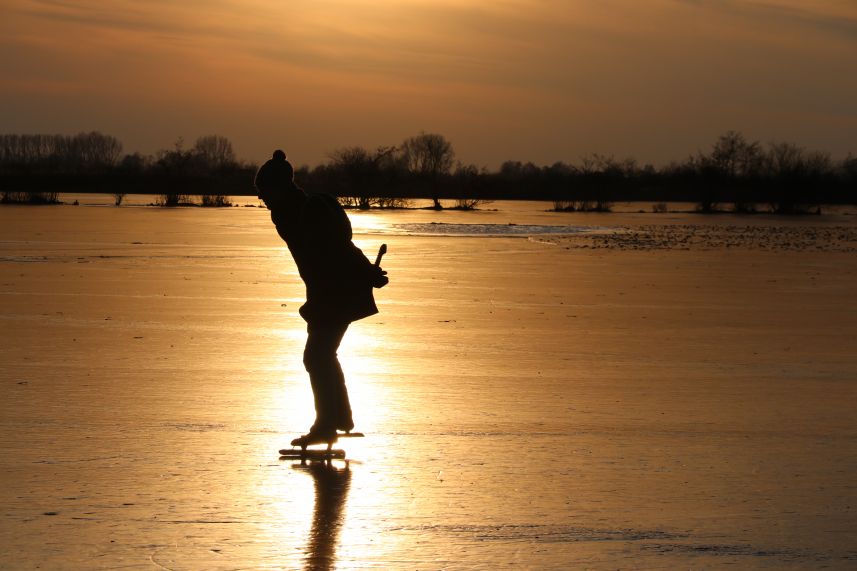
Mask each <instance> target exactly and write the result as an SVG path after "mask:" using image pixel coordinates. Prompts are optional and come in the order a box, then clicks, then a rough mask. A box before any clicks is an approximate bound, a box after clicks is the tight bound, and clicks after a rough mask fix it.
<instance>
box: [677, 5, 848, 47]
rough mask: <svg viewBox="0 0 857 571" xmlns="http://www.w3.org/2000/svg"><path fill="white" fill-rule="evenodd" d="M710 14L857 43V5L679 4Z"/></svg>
mask: <svg viewBox="0 0 857 571" xmlns="http://www.w3.org/2000/svg"><path fill="white" fill-rule="evenodd" d="M675 1H676V2H678V3H682V4H688V5H692V6H698V7H701V8H705V9H707V10H712V11H717V12H723V13H729V14H732V15H739V16H743V17H746V18H750V19H753V20H755V21H756V22H757V23H759V24H761V25H765V26H772V27H780V26H782V25H788V26H795V27H801V28H805V29H812V30H815V31H818V32H822V33H830V34H836V35H840V36H843V37H845V38H847V39H851V40H857V3H855V2H852V1H850V0H848V1H835V0H834V1H824V0H817V1H806V0H804V1H795V0H792V1H786V0H780V1H776V0H675Z"/></svg>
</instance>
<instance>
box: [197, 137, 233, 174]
mask: <svg viewBox="0 0 857 571" xmlns="http://www.w3.org/2000/svg"><path fill="white" fill-rule="evenodd" d="M193 153H194V154H195V155H196V156H197V157H198V158H199V160H200V161H202V163H203V164H204V166H206V167H208V168H209V169H211V170H217V169H221V168H223V167H226V166H230V165H233V164H235V151H234V150H233V149H232V143H231V142H230V141H229V139H227V138H226V137H221V136H220V135H205V136H204V137H200V138H198V139H197V140H196V143H195V144H194V146H193Z"/></svg>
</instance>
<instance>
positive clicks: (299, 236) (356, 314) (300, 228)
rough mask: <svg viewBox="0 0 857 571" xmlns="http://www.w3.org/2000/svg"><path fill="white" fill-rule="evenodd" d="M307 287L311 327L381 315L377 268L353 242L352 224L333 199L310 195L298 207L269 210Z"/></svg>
mask: <svg viewBox="0 0 857 571" xmlns="http://www.w3.org/2000/svg"><path fill="white" fill-rule="evenodd" d="M271 220H273V222H274V225H275V226H276V227H277V232H279V234H280V236H281V237H282V238H283V240H285V242H286V245H287V246H288V247H289V251H290V252H291V253H292V258H294V260H295V264H296V265H297V267H298V273H300V276H301V278H302V279H303V281H304V284H306V296H307V301H306V303H305V304H304V305H303V306H302V307H301V308H300V314H301V317H303V318H304V319H305V320H306V321H307V322H313V323H351V322H352V321H357V320H358V319H363V318H364V317H368V316H370V315H374V314H376V313H378V308H377V306H376V305H375V297H374V295H373V292H372V279H373V275H374V269H375V268H374V267H373V265H372V262H370V261H369V260H368V259H367V258H366V256H365V255H363V252H361V251H360V249H359V248H358V247H357V246H355V245H354V243H353V242H352V241H351V222H349V220H348V216H347V215H346V214H345V210H343V209H342V206H340V205H339V202H337V201H336V199H335V198H333V197H331V196H328V195H326V194H309V193H308V194H307V195H306V199H305V200H304V201H303V203H302V205H300V206H299V207H298V208H292V209H283V210H279V209H278V210H271Z"/></svg>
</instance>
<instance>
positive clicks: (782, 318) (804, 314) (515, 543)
mask: <svg viewBox="0 0 857 571" xmlns="http://www.w3.org/2000/svg"><path fill="white" fill-rule="evenodd" d="M105 198H106V200H105ZM63 199H64V200H66V201H70V200H72V198H69V197H63ZM127 200H128V201H129V204H130V206H123V207H120V208H116V207H112V206H107V205H106V204H109V201H110V198H109V197H81V198H80V203H81V205H80V206H71V205H63V206H51V207H19V206H2V207H0V327H2V329H0V330H2V333H0V391H2V393H0V396H1V397H2V398H0V414H2V416H0V473H2V487H0V506H2V512H0V545H2V550H0V569H30V568H40V569H87V570H88V569H120V568H121V569H141V570H142V569H171V570H185V569H186V570H201V569H212V570H231V569H367V568H378V569H498V568H499V569H504V568H505V569H522V568H532V569H583V568H586V569H689V568H693V569H700V568H720V567H725V566H732V567H734V568H738V569H811V568H829V569H853V568H854V567H855V565H857V487H855V481H857V417H855V413H854V411H855V410H856V409H857V256H855V253H854V252H855V248H857V237H855V233H857V216H854V215H853V214H852V213H849V212H847V211H844V212H843V211H839V212H837V213H835V214H829V215H823V216H819V217H807V218H804V219H800V218H797V219H794V218H793V219H788V218H778V217H766V216H756V217H740V216H731V215H719V216H700V215H694V214H680V213H671V214H650V213H638V212H636V210H637V207H636V206H631V205H625V206H624V207H621V208H618V210H621V212H618V213H614V214H558V213H551V212H546V209H547V208H548V207H549V206H550V205H549V204H543V203H542V204H539V203H506V202H498V203H493V204H489V205H487V206H486V207H485V208H486V210H482V211H477V212H452V211H445V212H433V211H428V210H406V211H389V212H377V211H372V212H350V213H349V215H350V217H351V219H352V223H353V226H354V228H355V243H357V244H358V245H359V246H360V247H361V248H363V250H364V252H366V253H367V255H368V256H369V257H370V258H371V257H373V256H374V253H375V251H377V248H378V247H379V246H380V244H382V243H387V244H388V246H389V252H388V254H387V256H386V257H385V258H384V267H385V269H387V270H388V271H389V274H390V279H391V283H390V285H389V286H388V287H386V288H384V289H382V290H377V291H376V299H377V301H378V305H379V308H380V310H381V313H380V314H379V315H376V316H374V317H371V318H369V319H366V320H364V321H361V322H358V323H355V324H354V325H352V327H351V328H350V329H349V332H348V334H347V335H346V338H345V342H344V344H343V347H342V350H341V353H340V357H341V360H342V362H343V367H344V368H345V371H346V376H347V378H348V385H349V390H350V391H351V394H352V401H353V407H354V416H355V422H356V423H357V429H358V430H361V431H363V432H365V433H366V434H367V437H366V438H364V439H354V440H345V441H343V442H342V443H341V444H342V447H344V448H346V450H347V452H348V456H349V458H352V459H353V461H351V462H350V463H348V464H347V465H346V464H345V463H343V462H334V463H333V464H332V465H330V466H326V465H309V466H302V465H300V463H299V462H296V461H292V460H288V461H282V460H280V459H279V458H278V454H277V450H278V449H279V448H282V447H284V446H286V445H287V444H288V442H289V441H290V440H291V439H292V438H293V437H294V436H295V435H297V434H300V433H302V432H304V431H305V430H306V429H307V428H308V426H309V424H310V423H311V421H312V417H313V411H312V404H311V394H310V390H309V383H308V381H307V379H306V374H305V372H304V371H303V366H302V363H301V353H302V350H303V342H304V340H305V329H304V323H303V321H302V320H301V319H300V317H299V316H298V314H297V308H298V307H299V306H300V304H301V303H302V299H303V298H302V296H303V287H302V284H301V283H300V281H299V278H298V276H297V275H296V272H295V271H294V267H293V264H292V261H291V259H290V257H289V254H288V251H287V250H286V249H285V247H284V245H283V244H282V242H281V241H280V240H279V238H278V236H277V235H276V232H275V231H274V229H273V226H272V225H271V223H270V220H269V218H268V212H267V211H266V210H264V209H260V208H250V207H236V208H225V209H200V208H180V209H161V208H149V207H144V206H139V205H135V202H134V200H132V197H129V198H128V199H127ZM246 200H247V202H246V204H256V203H257V202H258V201H257V200H255V199H246ZM145 203H146V201H145V200H141V201H140V202H139V203H137V204H145ZM644 208H645V207H644ZM489 209H490V210H489Z"/></svg>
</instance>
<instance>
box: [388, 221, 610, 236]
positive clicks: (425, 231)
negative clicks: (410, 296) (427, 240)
mask: <svg viewBox="0 0 857 571" xmlns="http://www.w3.org/2000/svg"><path fill="white" fill-rule="evenodd" d="M392 228H393V230H394V231H398V232H403V233H405V234H415V235H420V234H422V235H432V236H436V235H440V236H531V235H533V234H579V233H581V232H592V231H594V230H598V229H599V228H595V227H593V226H551V225H545V224H447V223H445V222H429V223H414V224H393V225H392Z"/></svg>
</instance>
